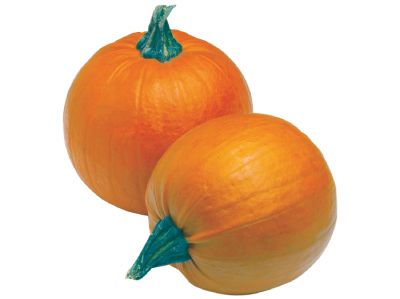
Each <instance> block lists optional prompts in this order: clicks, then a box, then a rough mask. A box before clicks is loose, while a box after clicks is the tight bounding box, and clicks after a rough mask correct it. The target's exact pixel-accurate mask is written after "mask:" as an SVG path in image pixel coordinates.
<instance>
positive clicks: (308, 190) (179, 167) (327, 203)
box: [127, 114, 336, 294]
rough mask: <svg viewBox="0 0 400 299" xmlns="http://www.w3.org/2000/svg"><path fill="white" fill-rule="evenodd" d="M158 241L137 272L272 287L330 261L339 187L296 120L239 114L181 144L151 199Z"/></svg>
mask: <svg viewBox="0 0 400 299" xmlns="http://www.w3.org/2000/svg"><path fill="white" fill-rule="evenodd" d="M146 202H147V206H148V210H149V222H150V228H151V230H152V234H151V235H150V238H149V240H148V242H147V244H146V246H145V247H144V249H143V251H142V253H141V254H140V255H139V258H138V259H137V261H136V263H135V264H134V266H133V267H132V268H131V269H130V271H129V272H128V274H127V276H128V278H133V279H140V278H142V277H143V276H144V275H146V273H147V272H148V271H150V269H151V268H153V267H158V266H163V265H167V264H174V266H175V267H177V268H178V269H179V270H180V271H181V272H182V273H183V275H185V276H186V278H187V279H188V280H189V281H190V282H191V283H193V284H194V285H196V286H198V287H201V288H203V289H206V290H210V291H214V292H219V293H225V294H248V293H255V292H259V291H263V290H267V289H270V288H273V287H276V286H279V285H281V284H283V283H286V282H289V281H291V280H292V279H294V278H296V277H298V276H299V275H301V274H302V273H303V272H304V271H306V270H307V269H308V268H309V267H310V266H311V265H312V264H313V263H314V262H315V261H316V260H317V259H318V257H319V256H320V255H321V253H322V251H323V250H324V248H325V246H326V245H327V243H328V241H329V239H330V237H331V234H332V232H333V229H334V225H335V221H336V193H335V184H334V181H333V178H332V175H331V173H330V171H329V168H328V166H327V164H326V162H325V160H324V158H323V156H322V154H321V152H320V151H319V150H318V149H317V147H316V146H315V145H314V144H313V143H312V142H311V141H310V139H309V138H308V137H307V136H306V135H304V134H303V133H301V132H300V131H299V130H298V129H297V128H296V127H294V126H293V125H291V124H290V123H288V122H286V121H284V120H282V119H279V118H275V117H272V116H267V115H261V114H247V115H230V116H224V117H220V118H218V119H214V120H211V121H209V122H207V123H205V124H202V125H200V126H198V127H196V128H194V129H192V130H191V131H189V132H188V133H186V134H185V135H183V136H182V137H181V138H180V139H178V140H177V141H176V142H175V143H174V144H173V145H172V146H171V147H170V148H169V149H168V150H167V152H166V153H165V154H164V155H163V157H162V158H161V159H160V161H159V162H158V164H157V166H156V168H155V169H154V171H153V174H152V176H151V179H150V181H149V184H148V187H147V193H146Z"/></svg>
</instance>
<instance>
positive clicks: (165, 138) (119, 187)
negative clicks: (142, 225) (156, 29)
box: [64, 30, 252, 214]
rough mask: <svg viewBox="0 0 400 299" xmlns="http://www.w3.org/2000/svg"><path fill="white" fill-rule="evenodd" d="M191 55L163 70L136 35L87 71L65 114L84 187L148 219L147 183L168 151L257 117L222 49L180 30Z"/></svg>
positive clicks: (101, 55) (75, 86) (73, 90)
mask: <svg viewBox="0 0 400 299" xmlns="http://www.w3.org/2000/svg"><path fill="white" fill-rule="evenodd" d="M172 32H173V35H174V37H175V38H176V40H178V42H179V43H181V44H182V46H183V52H182V53H181V54H180V55H179V56H177V57H175V58H173V59H172V60H170V61H169V62H165V63H160V62H159V61H158V60H156V59H144V58H142V57H141V55H140V52H139V51H138V50H137V49H136V48H135V46H136V44H137V42H138V40H139V39H140V38H141V37H142V35H143V33H133V34H131V35H128V36H126V37H124V38H122V39H120V40H118V41H116V42H114V43H112V44H110V45H107V46H106V47H104V48H102V49H100V50H99V51H98V52H97V53H96V54H95V55H94V56H93V57H92V58H91V59H90V60H89V61H88V62H87V63H86V64H85V65H84V67H83V68H82V69H81V71H80V72H79V74H78V75H77V77H76V78H75V80H74V82H73V84H72V86H71V88H70V90H69V93H68V97H67V101H66V104H65V110H64V132H65V142H66V146H67V149H68V153H69V156H70V158H71V161H72V163H73V165H74V167H75V169H76V170H77V172H78V174H79V175H80V177H81V178H82V180H83V181H84V182H85V183H86V184H87V185H88V186H89V187H90V188H91V189H92V190H93V191H94V192H95V193H96V194H97V195H98V196H100V197H101V198H103V199H104V200H106V201H108V202H109V203H111V204H113V205H115V206H117V207H120V208H122V209H125V210H128V211H132V212H136V213H140V214H147V210H146V206H145V200H144V193H145V188H146V184H147V181H148V179H149V177H150V174H151V171H152V170H153V168H154V166H155V164H156V163H157V161H158V159H159V158H160V157H161V155H162V154H163V153H164V151H165V150H166V149H167V148H168V147H169V146H170V145H171V144H172V143H173V142H174V141H175V140H176V139H177V138H178V137H179V136H181V135H182V134H183V133H185V132H186V131H188V130H190V129H191V128H193V127H195V126H197V125H198V124H200V123H203V122H205V121H207V120H209V119H212V118H215V117H219V116H222V115H226V114H238V113H248V112H251V110H252V105H251V98H250V93H249V90H248V87H247V85H246V82H245V80H244V78H243V76H242V75H241V73H240V71H239V69H238V68H237V67H236V66H235V65H234V63H233V62H232V61H231V60H230V59H229V58H228V57H227V56H226V55H225V54H224V53H223V52H221V51H220V50H219V49H217V48H216V47H214V46H212V45H211V44H209V43H207V42H205V41H202V40H200V39H197V38H194V37H192V36H190V35H188V34H186V33H184V32H181V31H177V30H172Z"/></svg>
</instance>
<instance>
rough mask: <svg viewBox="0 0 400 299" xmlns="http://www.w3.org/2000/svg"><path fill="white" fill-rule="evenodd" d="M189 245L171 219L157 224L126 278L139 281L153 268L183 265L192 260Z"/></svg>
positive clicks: (168, 218) (166, 218)
mask: <svg viewBox="0 0 400 299" xmlns="http://www.w3.org/2000/svg"><path fill="white" fill-rule="evenodd" d="M188 249H189V244H188V242H187V241H186V239H185V237H184V235H183V233H182V231H181V230H180V229H179V228H178V227H177V226H176V225H175V223H174V222H173V221H172V219H171V217H169V216H168V217H165V218H164V219H162V220H160V221H158V222H157V224H156V226H155V227H154V230H153V232H152V233H151V235H150V237H149V239H148V240H147V242H146V244H145V245H144V247H143V249H142V252H141V253H140V255H139V257H138V258H137V260H136V262H135V263H134V264H133V266H132V267H131V268H130V269H129V271H128V273H127V274H126V278H130V279H135V280H139V279H141V278H142V277H143V276H145V275H146V274H147V272H149V271H150V270H151V268H155V267H160V266H165V265H170V264H176V263H183V262H186V261H188V260H190V259H191V258H190V255H189V252H188Z"/></svg>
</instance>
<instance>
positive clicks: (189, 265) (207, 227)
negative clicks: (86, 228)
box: [64, 6, 336, 294]
mask: <svg viewBox="0 0 400 299" xmlns="http://www.w3.org/2000/svg"><path fill="white" fill-rule="evenodd" d="M172 8H173V6H158V7H156V9H155V11H154V13H153V16H152V19H151V23H150V25H149V29H148V31H147V32H146V33H134V34H131V35H129V36H126V37H124V38H122V39H120V40H117V41H116V42H114V43H112V44H110V45H107V46H105V47H104V48H102V49H100V50H99V51H98V52H97V53H96V54H95V55H94V56H93V57H92V58H91V59H90V60H89V61H88V62H87V63H86V64H85V66H84V67H83V68H82V69H81V71H80V72H79V74H78V75H77V77H76V78H75V80H74V82H73V84H72V86H71V88H70V90H69V93H68V97H67V102H66V105H65V110H64V129H65V130H64V132H65V141H66V146H67V149H68V153H69V156H70V158H71V161H72V163H73V165H74V167H75V169H76V170H77V172H78V174H79V175H80V177H81V178H82V180H83V181H84V182H85V183H86V184H87V185H88V186H89V187H90V188H91V189H92V190H93V191H94V192H95V193H96V194H97V195H99V196H100V197H101V198H103V199H104V200H106V201H108V202H109V203H111V204H113V205H116V206H118V207H120V208H122V209H125V210H128V211H131V212H136V213H140V214H148V216H149V223H150V229H151V231H152V233H151V235H150V237H149V240H148V242H147V243H146V245H145V247H144V248H143V250H142V252H141V254H140V255H139V258H138V259H137V261H136V262H135V264H134V265H133V266H132V268H131V269H130V270H129V271H128V274H127V277H129V278H133V279H140V278H142V277H143V276H144V275H145V274H146V273H147V272H148V271H149V270H150V269H151V268H154V267H158V266H163V265H168V264H172V265H173V266H175V267H176V268H178V269H179V270H180V271H181V272H182V273H183V274H184V275H185V276H186V277H187V279H188V280H189V281H190V282H191V283H193V284H194V285H196V286H199V287H201V288H203V289H206V290H210V291H214V292H219V293H225V294H248V293H255V292H259V291H263V290H267V289H270V288H273V287H275V286H278V285H281V284H284V283H286V282H288V281H290V280H292V279H294V278H296V277H298V276H299V275H300V274H302V273H303V272H304V271H305V270H307V269H308V268H309V267H310V266H311V265H312V264H313V263H314V262H315V260H316V259H317V258H318V257H319V256H320V254H321V253H322V251H323V250H324V248H325V246H326V245H327V243H328V241H329V239H330V236H331V234H332V231H333V228H334V225H335V220H336V194H335V184H334V181H333V178H332V175H331V173H330V171H329V169H328V166H327V164H326V162H325V160H324V158H323V156H322V154H321V153H320V151H319V150H318V149H317V148H316V146H315V145H314V144H313V143H312V142H311V141H310V140H309V139H308V138H307V136H306V135H304V134H303V133H301V132H300V131H299V130H298V129H297V128H296V127H294V126H293V125H291V124H290V123H288V122H287V121H284V120H282V119H279V118H276V117H273V116H268V115H262V114H253V113H251V112H252V104H251V97H250V92H249V90H248V87H247V84H246V82H245V79H244V78H243V76H242V74H241V73H240V71H239V69H238V68H237V67H236V66H235V64H234V63H233V62H232V61H231V60H230V59H229V58H228V57H227V56H226V55H225V54H224V53H223V52H222V51H220V50H219V49H217V48H216V47H214V46H213V45H211V44H209V43H207V42H205V41H203V40H200V39H197V38H194V37H192V36H190V35H188V34H186V33H184V32H181V31H177V30H170V28H169V25H168V22H167V17H168V15H169V14H170V12H171V10H172Z"/></svg>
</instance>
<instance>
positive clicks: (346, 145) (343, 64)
mask: <svg viewBox="0 0 400 299" xmlns="http://www.w3.org/2000/svg"><path fill="white" fill-rule="evenodd" d="M0 3H1V4H0V144H1V145H0V152H1V154H0V173H1V180H0V297H1V298H7V299H8V298H98V299H100V298H144V296H150V297H151V298H157V296H160V297H161V296H163V297H165V296H167V297H168V296H174V297H176V298H219V297H221V296H222V295H218V294H214V293H210V292H206V291H203V290H201V289H198V288H196V287H194V286H192V285H191V284H189V283H188V282H187V281H186V279H185V278H184V277H183V275H181V273H180V272H179V271H177V270H175V269H174V268H172V267H162V268H157V269H153V270H152V271H151V272H150V273H149V274H148V276H147V277H145V278H144V279H143V280H140V281H131V280H125V279H124V275H125V272H126V270H127V269H128V268H129V266H130V265H131V263H132V262H133V261H134V259H135V258H136V256H137V254H138V253H139V251H140V249H141V248H142V246H143V244H144V242H145V241H146V239H147V236H148V226H147V219H146V217H145V216H138V215H135V214H131V213H128V212H125V211H122V210H120V209H118V208H115V207H113V206H111V205H109V204H107V203H105V202H104V201H102V200H100V199H99V198H97V197H96V196H95V195H94V194H93V193H92V192H91V191H90V190H89V189H88V188H87V187H86V186H85V185H84V184H83V183H82V182H81V181H80V179H79V178H78V176H77V175H76V173H75V170H74V169H73V167H72V165H71V163H70V161H69V159H68V156H67V153H66V150H65V146H64V139H63V130H62V129H63V127H62V113H63V106H64V101H65V97H66V94H67V91H68V88H69V86H70V84H71V81H72V80H73V78H74V76H75V74H76V73H77V72H78V70H79V68H80V67H81V66H82V65H83V64H84V63H85V62H86V61H87V60H88V59H89V58H90V57H91V55H92V54H93V53H94V52H95V51H96V50H97V49H99V48H100V47H102V46H104V45H105V44H107V43H110V42H112V41H114V40H116V39H118V38H120V37H122V36H125V35H127V34H129V33H131V32H135V31H144V30H146V29H147V25H148V22H149V20H150V16H151V13H152V10H153V8H154V7H155V5H156V4H170V3H160V2H158V1H143V0H142V1H134V0H129V1H128V0H127V1H117V0H113V1H99V0H96V1H71V0H69V1H43V0H36V1H1V2H0ZM174 4H177V7H176V9H175V10H174V11H173V12H172V14H171V16H170V18H169V22H170V25H171V27H172V28H177V29H180V30H183V31H185V32H188V33H189V34H192V35H194V36H196V37H200V38H202V39H205V40H207V41H209V42H211V43H213V44H214V45H216V46H217V47H219V48H221V49H222V50H223V51H225V53H227V54H228V55H229V56H230V57H231V58H232V60H234V61H235V63H236V64H237V65H238V66H239V68H240V69H241V70H242V72H243V74H244V76H245V77H246V79H247V81H248V84H249V87H250V89H251V92H252V95H253V101H254V110H255V111H257V112H260V113H267V114H273V115H276V116H279V117H282V118H285V119H287V120H289V121H290V122H292V123H294V124H295V125H296V126H298V127H299V128H300V129H301V130H303V131H304V132H305V133H307V134H308V135H309V137H310V138H311V139H312V140H313V141H314V142H315V143H316V144H317V145H318V146H319V148H320V149H321V150H322V152H323V153H324V155H325V158H326V160H327V161H328V164H329V165H330V168H331V170H332V172H333V175H334V177H335V180H336V184H337V189H338V208H339V210H338V222H337V227H336V230H335V232H334V235H333V238H332V240H331V243H330V244H329V246H328V248H327V250H326V251H325V253H324V254H323V256H322V257H321V258H320V259H319V260H318V261H317V263H316V264H315V265H314V266H313V267H312V268H311V269H310V270H309V271H307V272H306V273H305V274H304V275H302V276H301V277H300V278H298V279H296V280H295V281H293V282H291V283H289V284H286V285H284V286H281V287H279V288H276V289H273V290H271V291H267V292H263V293H259V294H256V295H251V296H252V297H254V298H266V297H267V296H268V298H274V299H275V298H305V297H307V298H309V299H311V298H343V297H344V296H345V297H352V298H355V297H356V298H376V297H382V298H399V293H400V292H399V288H398V282H399V277H400V276H399V275H400V274H399V267H400V262H399V253H400V246H399V238H400V237H399V236H400V234H399V231H398V229H399V227H400V221H399V219H400V217H399V210H400V191H399V185H400V158H399V154H400V133H399V130H400V120H399V115H400V108H399V105H398V103H399V100H400V6H399V1H384V0H380V1H368V0H363V1H355V0H353V1H352V0H336V1H308V0H302V1H298V0H296V1H284V0H280V1H237V2H235V1H217V0H212V1H208V0H207V1H206V0H202V1H183V0H177V1H174ZM221 298H222V297H221Z"/></svg>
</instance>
